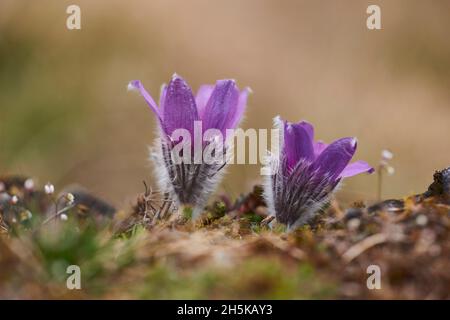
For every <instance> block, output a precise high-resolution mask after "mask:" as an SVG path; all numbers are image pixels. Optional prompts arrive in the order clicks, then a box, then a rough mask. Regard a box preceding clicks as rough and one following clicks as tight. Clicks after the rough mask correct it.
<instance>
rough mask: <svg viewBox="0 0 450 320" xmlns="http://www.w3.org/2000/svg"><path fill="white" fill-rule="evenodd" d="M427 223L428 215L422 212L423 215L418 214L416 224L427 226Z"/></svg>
mask: <svg viewBox="0 0 450 320" xmlns="http://www.w3.org/2000/svg"><path fill="white" fill-rule="evenodd" d="M427 223H428V218H427V216H426V215H424V214H421V215H418V216H417V218H416V224H417V225H418V226H421V227H423V226H425V225H426V224H427Z"/></svg>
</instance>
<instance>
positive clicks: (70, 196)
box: [66, 193, 75, 206]
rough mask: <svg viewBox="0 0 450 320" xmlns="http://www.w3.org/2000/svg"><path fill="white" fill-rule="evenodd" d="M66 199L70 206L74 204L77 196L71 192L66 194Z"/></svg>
mask: <svg viewBox="0 0 450 320" xmlns="http://www.w3.org/2000/svg"><path fill="white" fill-rule="evenodd" d="M66 200H67V204H68V205H69V206H71V205H73V204H74V202H75V196H74V195H73V194H71V193H68V194H66Z"/></svg>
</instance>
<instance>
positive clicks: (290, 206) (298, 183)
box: [265, 117, 374, 229]
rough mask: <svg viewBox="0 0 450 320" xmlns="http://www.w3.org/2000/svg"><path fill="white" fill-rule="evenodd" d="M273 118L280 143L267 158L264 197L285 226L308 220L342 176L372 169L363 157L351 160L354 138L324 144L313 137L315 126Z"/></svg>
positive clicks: (354, 147)
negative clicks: (361, 159) (277, 149)
mask: <svg viewBox="0 0 450 320" xmlns="http://www.w3.org/2000/svg"><path fill="white" fill-rule="evenodd" d="M274 121H275V126H276V127H277V128H279V129H280V138H281V139H280V144H281V146H280V152H279V153H278V156H272V157H271V158H270V161H269V166H270V167H271V171H272V173H273V175H270V176H267V177H266V182H265V198H266V202H267V204H268V206H269V210H270V211H271V214H273V215H275V216H276V218H277V221H279V222H281V223H283V224H286V225H287V227H288V229H292V228H294V227H297V226H300V225H302V224H306V223H308V222H310V221H311V219H312V218H313V217H315V215H316V214H317V213H318V212H319V211H320V209H321V208H322V207H323V206H324V204H326V203H327V201H328V200H329V198H330V195H331V194H332V192H333V191H334V190H335V189H336V187H337V185H338V184H339V182H340V181H341V180H342V179H344V178H348V177H351V176H354V175H357V174H360V173H364V172H366V173H372V172H373V171H374V169H373V168H372V167H371V166H370V165H368V164H367V163H366V162H364V161H355V162H353V163H350V161H351V159H352V157H353V155H354V154H355V152H356V146H357V141H356V138H342V139H338V140H336V141H334V142H333V143H331V144H329V145H327V144H325V143H323V142H321V141H317V142H315V141H314V127H313V126H312V125H311V124H309V123H308V122H306V121H301V122H299V123H289V122H287V121H283V120H281V119H280V118H279V117H276V118H275V119H274Z"/></svg>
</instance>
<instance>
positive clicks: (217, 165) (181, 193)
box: [129, 74, 249, 216]
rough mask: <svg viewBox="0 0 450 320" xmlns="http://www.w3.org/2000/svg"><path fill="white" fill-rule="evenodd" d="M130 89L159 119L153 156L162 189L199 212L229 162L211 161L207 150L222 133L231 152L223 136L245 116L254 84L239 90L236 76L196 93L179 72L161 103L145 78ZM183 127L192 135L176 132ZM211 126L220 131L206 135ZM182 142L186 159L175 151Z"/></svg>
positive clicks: (223, 144) (222, 142)
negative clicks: (143, 100) (179, 156)
mask: <svg viewBox="0 0 450 320" xmlns="http://www.w3.org/2000/svg"><path fill="white" fill-rule="evenodd" d="M129 89H135V90H138V91H139V93H140V94H141V95H142V96H143V98H144V99H145V101H146V102H147V104H148V105H149V107H150V109H151V110H152V111H153V113H154V114H155V116H156V117H157V119H158V122H159V128H160V130H159V138H158V139H157V141H156V147H155V150H156V152H154V153H153V156H154V160H155V164H156V166H155V168H156V173H157V174H158V176H159V184H160V188H161V189H162V190H163V191H165V192H168V193H169V194H170V195H171V196H172V198H173V199H174V200H176V202H177V203H178V204H179V205H190V206H192V207H193V208H194V209H195V210H194V216H195V215H196V214H198V213H200V212H201V210H202V209H203V206H204V205H205V203H206V201H207V200H208V198H209V195H210V194H211V193H212V192H214V190H215V189H216V187H217V185H218V183H219V182H220V180H221V176H222V175H223V171H224V168H225V166H226V162H224V161H216V162H212V163H211V162H208V163H206V162H205V161H203V160H204V158H203V153H204V151H205V149H206V148H208V147H211V145H212V144H215V143H217V141H218V140H217V138H219V137H221V138H222V139H219V140H220V141H219V143H218V145H220V149H221V150H220V151H221V152H224V154H225V153H226V150H227V148H228V145H227V142H226V139H223V137H225V136H226V130H227V129H235V128H236V127H237V126H238V124H239V122H240V121H241V119H242V117H243V114H244V111H245V108H246V104H247V97H248V93H249V89H247V88H246V89H244V90H242V91H240V90H239V89H238V87H237V86H236V83H235V81H234V80H219V81H217V82H216V84H215V85H202V86H201V87H200V89H199V90H198V92H197V95H196V96H194V95H193V93H192V90H191V88H190V87H189V85H188V84H187V83H186V82H185V81H184V80H183V79H182V78H181V77H180V76H178V75H177V74H174V75H173V76H172V79H171V81H170V83H169V85H167V86H166V85H164V86H163V87H162V90H161V96H160V103H159V106H158V105H157V104H156V103H155V101H154V100H153V98H152V97H151V96H150V94H149V93H148V92H147V91H146V90H145V89H144V86H143V85H142V83H141V82H140V81H138V80H134V81H131V82H130V83H129ZM198 124H200V131H201V132H200V135H201V137H200V139H201V140H200V142H199V143H198V141H197V140H198V132H197V131H198ZM180 129H182V130H184V132H186V133H188V136H187V137H186V136H183V137H182V138H181V137H178V136H175V137H174V136H173V135H176V133H177V132H178V131H179V130H180ZM208 129H211V130H213V131H214V130H215V132H217V133H218V134H217V136H213V137H211V136H210V137H209V138H206V139H203V135H204V133H205V132H207V131H211V130H208ZM177 145H178V146H180V145H181V146H182V147H183V148H182V151H181V153H184V154H182V155H181V156H182V158H181V160H180V158H176V157H175V153H174V152H172V151H175V149H176V148H177ZM186 145H188V147H187V148H184V147H185V146H186ZM177 151H178V148H177ZM222 159H223V158H222Z"/></svg>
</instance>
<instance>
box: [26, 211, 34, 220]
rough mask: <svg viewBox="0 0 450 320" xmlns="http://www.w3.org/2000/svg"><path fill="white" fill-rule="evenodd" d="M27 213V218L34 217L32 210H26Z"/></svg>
mask: <svg viewBox="0 0 450 320" xmlns="http://www.w3.org/2000/svg"><path fill="white" fill-rule="evenodd" d="M25 214H26V215H27V219H31V218H32V217H33V214H32V213H31V211H28V210H27V211H26V213H25Z"/></svg>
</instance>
